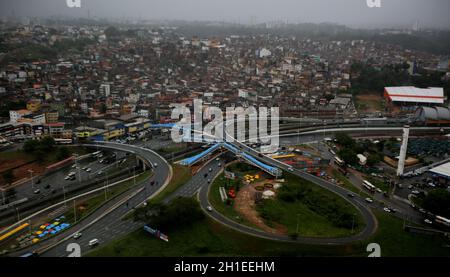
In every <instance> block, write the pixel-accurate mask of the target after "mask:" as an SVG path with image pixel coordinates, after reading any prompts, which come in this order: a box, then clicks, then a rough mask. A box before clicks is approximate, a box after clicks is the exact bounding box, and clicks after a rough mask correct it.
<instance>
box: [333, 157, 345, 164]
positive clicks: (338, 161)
mask: <svg viewBox="0 0 450 277" xmlns="http://www.w3.org/2000/svg"><path fill="white" fill-rule="evenodd" d="M334 163H335V164H337V165H338V166H344V165H345V162H344V161H343V160H342V159H341V158H339V157H338V156H335V157H334Z"/></svg>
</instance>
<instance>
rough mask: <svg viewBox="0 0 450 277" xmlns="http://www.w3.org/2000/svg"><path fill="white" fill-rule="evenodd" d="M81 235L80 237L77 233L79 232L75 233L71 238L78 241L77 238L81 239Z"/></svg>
mask: <svg viewBox="0 0 450 277" xmlns="http://www.w3.org/2000/svg"><path fill="white" fill-rule="evenodd" d="M81 235H82V234H81V233H79V232H78V233H75V235H73V238H74V239H79V238H81Z"/></svg>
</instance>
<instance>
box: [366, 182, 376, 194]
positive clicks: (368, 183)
mask: <svg viewBox="0 0 450 277" xmlns="http://www.w3.org/2000/svg"><path fill="white" fill-rule="evenodd" d="M362 185H363V187H364V188H366V189H367V190H369V191H371V192H375V191H376V189H377V187H376V186H374V185H372V184H371V183H370V182H369V181H367V180H363V182H362Z"/></svg>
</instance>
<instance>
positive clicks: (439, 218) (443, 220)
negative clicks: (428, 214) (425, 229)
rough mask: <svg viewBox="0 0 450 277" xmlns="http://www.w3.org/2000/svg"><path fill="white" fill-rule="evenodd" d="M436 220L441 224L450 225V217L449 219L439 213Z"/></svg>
mask: <svg viewBox="0 0 450 277" xmlns="http://www.w3.org/2000/svg"><path fill="white" fill-rule="evenodd" d="M434 220H435V221H436V223H439V224H442V225H445V226H447V227H450V219H447V218H445V217H442V216H438V215H437V216H436V218H435V219H434Z"/></svg>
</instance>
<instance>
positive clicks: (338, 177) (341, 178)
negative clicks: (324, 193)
mask: <svg viewBox="0 0 450 277" xmlns="http://www.w3.org/2000/svg"><path fill="white" fill-rule="evenodd" d="M333 178H334V179H336V180H338V181H340V182H341V183H342V187H344V188H346V189H348V190H350V191H351V192H354V193H356V194H359V195H361V196H362V197H370V195H369V194H367V193H365V192H363V191H362V190H360V189H359V188H357V187H355V186H354V185H353V184H352V182H350V181H349V180H348V179H347V178H346V177H345V176H344V175H343V174H342V173H340V172H339V171H337V170H333Z"/></svg>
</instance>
